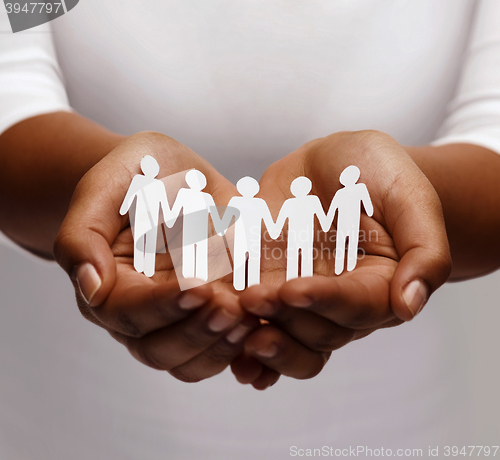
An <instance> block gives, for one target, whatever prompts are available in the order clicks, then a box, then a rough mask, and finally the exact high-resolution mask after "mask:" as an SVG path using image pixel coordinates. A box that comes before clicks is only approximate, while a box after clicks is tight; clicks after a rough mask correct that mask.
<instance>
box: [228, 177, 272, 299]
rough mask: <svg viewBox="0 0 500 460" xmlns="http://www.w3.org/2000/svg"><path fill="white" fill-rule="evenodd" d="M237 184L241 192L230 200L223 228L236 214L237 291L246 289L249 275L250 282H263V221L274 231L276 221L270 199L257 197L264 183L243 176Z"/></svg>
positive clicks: (250, 284) (235, 275) (234, 281)
mask: <svg viewBox="0 0 500 460" xmlns="http://www.w3.org/2000/svg"><path fill="white" fill-rule="evenodd" d="M236 188H237V189H238V192H239V193H240V194H241V196H235V197H233V198H231V200H230V201H229V204H228V208H227V210H226V212H225V213H224V217H223V218H222V228H227V227H228V226H229V223H230V222H231V219H232V218H233V217H235V218H236V222H235V224H234V246H233V248H234V249H233V252H232V255H233V286H234V288H235V289H236V290H237V291H242V290H243V289H245V279H247V281H248V286H253V285H254V284H259V283H260V259H261V243H262V231H261V230H262V221H264V224H265V226H266V227H267V228H268V231H273V229H274V227H275V224H274V220H273V218H272V216H271V212H270V211H269V208H268V207H267V204H266V202H265V201H264V200H263V199H262V198H255V195H257V193H258V192H259V188H260V187H259V183H258V182H257V181H256V180H255V179H254V178H252V177H248V176H246V177H243V178H241V179H240V180H239V181H238V183H237V184H236ZM238 214H239V218H238ZM247 257H248V272H247V267H246V260H247Z"/></svg>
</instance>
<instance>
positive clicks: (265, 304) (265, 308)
mask: <svg viewBox="0 0 500 460" xmlns="http://www.w3.org/2000/svg"><path fill="white" fill-rule="evenodd" d="M251 311H252V313H254V314H256V315H261V316H273V315H274V313H276V306H275V305H273V304H272V303H271V302H269V301H268V300H262V301H261V302H259V303H257V304H256V305H253V306H252V308H251Z"/></svg>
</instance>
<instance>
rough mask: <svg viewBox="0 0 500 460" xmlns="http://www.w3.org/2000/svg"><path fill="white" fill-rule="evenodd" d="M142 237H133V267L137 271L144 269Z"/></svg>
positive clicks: (140, 271)
mask: <svg viewBox="0 0 500 460" xmlns="http://www.w3.org/2000/svg"><path fill="white" fill-rule="evenodd" d="M144 237H145V235H141V236H140V237H139V238H137V239H135V238H134V240H135V241H134V268H135V269H136V271H137V272H138V273H142V272H143V271H144Z"/></svg>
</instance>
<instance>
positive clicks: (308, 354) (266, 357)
mask: <svg viewBox="0 0 500 460" xmlns="http://www.w3.org/2000/svg"><path fill="white" fill-rule="evenodd" d="M245 351H246V352H247V353H249V354H251V355H252V356H254V357H255V358H256V359H258V360H259V361H260V362H261V363H263V364H264V365H265V366H267V367H269V368H270V369H273V370H275V371H276V372H278V373H280V374H283V375H287V376H289V377H293V378H296V379H309V378H312V377H314V376H315V375H317V374H318V373H319V372H320V371H321V369H323V366H324V365H325V364H326V362H327V360H328V357H329V354H328V353H322V352H315V351H312V350H310V349H309V348H307V347H305V346H303V345H301V344H300V343H298V342H297V341H296V340H294V339H292V338H291V337H290V336H289V335H288V334H286V333H285V332H283V331H282V330H280V329H278V328H276V327H274V326H271V325H265V326H262V327H261V328H259V329H257V330H256V331H255V332H253V333H252V334H251V335H250V336H249V337H248V338H247V340H246V341H245Z"/></svg>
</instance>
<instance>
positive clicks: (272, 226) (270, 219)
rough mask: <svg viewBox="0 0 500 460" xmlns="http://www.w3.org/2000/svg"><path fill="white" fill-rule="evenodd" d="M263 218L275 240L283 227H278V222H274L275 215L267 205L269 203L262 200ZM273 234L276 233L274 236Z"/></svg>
mask: <svg viewBox="0 0 500 460" xmlns="http://www.w3.org/2000/svg"><path fill="white" fill-rule="evenodd" d="M262 220H263V221H264V225H265V226H266V228H267V232H268V233H269V236H270V237H271V238H272V239H273V240H275V239H276V238H278V237H279V236H280V233H281V228H282V227H283V225H282V226H281V228H278V226H277V223H274V220H273V216H272V215H271V211H269V208H268V206H267V203H266V202H265V201H264V200H262ZM273 235H276V237H274V236H273Z"/></svg>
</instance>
